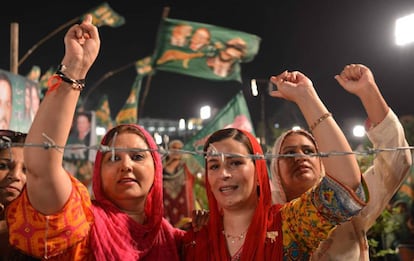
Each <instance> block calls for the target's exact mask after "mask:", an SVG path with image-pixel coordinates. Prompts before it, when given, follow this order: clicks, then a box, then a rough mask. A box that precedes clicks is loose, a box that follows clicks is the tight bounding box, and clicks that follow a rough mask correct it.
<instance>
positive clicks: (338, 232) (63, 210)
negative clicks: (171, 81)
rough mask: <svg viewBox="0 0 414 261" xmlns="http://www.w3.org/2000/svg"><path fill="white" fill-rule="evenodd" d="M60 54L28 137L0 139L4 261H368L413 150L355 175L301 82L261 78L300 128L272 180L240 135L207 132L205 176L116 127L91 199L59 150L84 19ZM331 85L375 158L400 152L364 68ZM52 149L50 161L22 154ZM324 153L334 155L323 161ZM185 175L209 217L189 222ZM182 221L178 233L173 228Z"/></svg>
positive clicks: (289, 136)
mask: <svg viewBox="0 0 414 261" xmlns="http://www.w3.org/2000/svg"><path fill="white" fill-rule="evenodd" d="M64 43H65V53H64V56H63V58H62V60H61V66H59V68H60V70H59V71H58V72H57V74H55V75H54V76H52V78H51V80H50V81H49V90H48V92H47V94H46V96H45V97H44V98H43V100H42V102H41V104H40V108H39V110H38V112H37V113H36V116H35V118H34V120H33V122H32V125H31V127H30V130H29V131H28V133H27V135H26V134H23V133H18V132H13V131H11V130H6V129H4V130H1V131H0V137H1V140H0V200H1V201H0V203H1V204H0V217H1V221H0V232H1V234H0V236H1V238H0V240H1V243H2V244H1V245H0V247H1V254H0V255H1V258H3V260H46V259H47V260H167V259H168V260H231V261H237V260H332V259H335V260H368V259H369V256H368V243H367V238H366V232H367V230H368V229H369V228H370V226H372V224H373V223H374V221H375V219H376V218H377V217H378V216H379V215H380V213H381V212H382V210H383V209H384V208H385V207H386V205H387V203H388V202H389V200H390V199H391V197H392V195H393V194H394V193H395V192H396V191H397V189H398V187H399V186H400V185H401V184H402V182H403V181H404V180H405V178H406V177H407V175H408V173H409V168H410V166H411V164H412V162H411V152H410V150H401V151H390V152H385V153H380V154H378V155H377V157H376V159H375V161H374V163H373V165H372V166H371V167H370V168H369V169H368V170H367V171H365V172H364V173H361V171H360V167H359V165H358V162H357V160H356V157H355V155H354V154H353V153H352V148H351V146H350V145H349V143H348V141H347V139H346V137H345V135H344V133H343V132H342V130H341V128H340V127H339V126H338V124H337V123H336V121H335V119H334V117H333V115H332V113H331V112H330V111H329V110H328V108H327V107H326V106H325V104H324V103H323V101H322V100H321V99H320V97H319V95H318V93H317V91H316V89H315V87H314V86H313V83H312V81H311V80H310V79H309V78H308V77H307V76H306V75H305V74H303V73H302V72H299V71H284V72H282V73H281V74H279V75H277V76H272V77H270V81H271V82H272V83H273V84H274V85H276V86H277V90H274V91H271V92H270V95H271V96H272V97H275V98H279V99H285V100H288V101H290V102H293V103H295V104H296V105H297V106H298V108H299V109H300V110H301V112H302V114H303V116H304V118H305V120H306V122H307V124H308V126H309V129H310V131H306V130H303V129H301V130H290V131H287V132H285V133H283V134H282V135H281V136H280V137H279V138H278V139H277V140H276V142H275V144H274V147H273V153H272V154H274V155H278V157H274V158H273V157H272V159H271V162H270V168H268V159H267V158H266V155H265V154H264V152H263V150H262V147H261V145H260V144H259V143H258V141H257V139H256V137H255V136H254V135H253V134H252V133H250V132H248V131H246V130H241V129H238V128H234V127H229V128H224V129H220V130H217V131H215V132H214V133H212V134H211V135H210V136H209V137H208V139H207V140H206V142H205V144H204V149H203V155H204V158H205V162H204V167H202V166H201V165H196V164H193V165H191V164H190V163H188V161H185V160H183V159H182V155H181V154H180V153H179V152H180V150H181V149H182V147H183V146H182V145H183V144H182V142H181V141H173V142H171V143H170V146H169V151H170V153H169V154H168V155H167V157H165V158H164V159H163V158H161V155H160V150H159V147H158V145H157V144H156V143H155V141H154V139H153V138H152V136H151V135H150V134H149V133H148V132H147V131H146V130H145V129H144V128H143V127H141V126H139V125H137V124H121V125H117V126H115V127H113V128H112V129H110V130H109V131H108V132H107V133H106V134H105V136H104V137H103V139H102V141H101V147H100V149H99V150H98V151H97V153H96V156H95V161H94V166H93V168H94V169H93V174H92V193H90V192H89V191H88V188H87V187H86V186H85V185H84V184H82V182H80V181H79V180H78V179H76V178H75V177H74V176H73V175H72V174H71V173H70V172H69V171H68V170H66V169H65V168H64V167H63V166H64V165H63V160H64V158H63V157H64V155H63V151H62V150H61V147H60V146H63V145H65V144H67V141H68V138H69V133H70V130H71V126H72V121H73V117H74V116H75V113H76V105H77V103H78V100H79V97H80V93H81V91H82V89H83V87H84V79H85V78H86V76H87V74H88V72H89V70H90V68H91V67H92V66H93V63H94V62H95V60H96V58H97V56H98V53H99V49H100V36H99V32H98V29H97V27H96V26H94V25H93V24H92V17H91V16H90V15H86V16H85V19H84V21H82V22H81V23H80V24H75V25H73V26H72V27H70V29H69V30H68V31H67V33H66V34H65V37H64ZM336 79H337V81H338V83H339V84H340V85H341V86H342V87H343V88H344V89H345V90H346V91H347V92H350V93H352V94H355V95H356V96H357V97H358V98H359V99H360V100H361V102H362V104H363V106H364V108H365V110H366V112H367V115H368V120H367V124H366V128H367V133H368V136H369V138H370V140H371V141H372V143H373V144H374V147H375V148H387V147H404V146H407V145H408V143H407V141H406V139H405V136H404V129H403V127H402V125H401V124H400V122H399V121H398V118H397V116H396V115H395V113H394V112H393V111H392V110H391V108H390V107H389V106H388V104H387V103H386V101H385V100H384V98H383V96H382V95H381V92H380V90H379V88H378V86H377V85H376V83H375V80H374V77H373V74H372V72H371V70H370V69H369V68H367V67H366V66H364V65H361V64H350V65H347V66H345V67H344V70H343V71H342V72H341V73H340V74H338V75H337V76H336ZM51 141H53V143H52V144H50V145H51V146H50V147H48V148H47V149H45V147H44V146H24V144H32V145H33V144H45V142H49V143H50V142H51ZM332 151H336V152H338V151H339V152H343V155H341V156H332V157H331V156H327V157H326V156H324V157H321V155H320V154H319V153H321V152H332ZM268 169H270V173H268ZM188 173H201V174H200V177H202V180H203V182H202V184H203V188H204V189H205V192H206V195H207V196H206V197H207V202H208V203H207V204H208V206H207V208H208V212H206V211H200V212H199V211H195V210H196V209H201V208H197V207H195V203H194V202H195V201H194V200H195V199H194V198H193V197H194V192H192V191H191V188H188V187H186V186H185V185H186V182H187V181H186V180H192V179H194V178H199V177H198V175H195V177H191V175H189V174H188ZM191 195H192V196H191ZM175 201H177V202H179V204H178V205H176V203H175ZM180 211H182V213H183V214H179V212H180ZM189 216H191V217H189ZM184 217H188V218H189V219H188V222H187V223H186V225H185V226H183V224H182V222H178V221H179V220H181V219H183V218H184ZM178 224H180V225H178Z"/></svg>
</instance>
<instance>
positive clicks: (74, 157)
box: [63, 111, 98, 186]
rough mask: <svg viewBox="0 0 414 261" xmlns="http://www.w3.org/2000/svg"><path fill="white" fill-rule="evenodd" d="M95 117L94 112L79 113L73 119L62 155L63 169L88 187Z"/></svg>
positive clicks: (92, 159)
mask: <svg viewBox="0 0 414 261" xmlns="http://www.w3.org/2000/svg"><path fill="white" fill-rule="evenodd" d="M95 129H96V116H95V112H94V111H80V112H77V113H76V114H75V117H74V118H73V123H72V128H71V131H70V133H69V138H68V141H67V143H66V147H65V150H64V154H63V161H64V167H65V169H66V170H68V171H69V173H71V174H72V175H73V176H74V177H76V178H77V179H78V180H80V181H81V182H82V183H84V184H85V185H86V186H88V185H89V184H90V182H91V178H92V172H93V162H94V161H95V156H96V149H95V148H93V149H91V147H93V146H95V145H96V144H97V143H98V138H97V136H96V131H95Z"/></svg>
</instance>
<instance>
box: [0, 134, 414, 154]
mask: <svg viewBox="0 0 414 261" xmlns="http://www.w3.org/2000/svg"><path fill="white" fill-rule="evenodd" d="M44 137H45V138H46V139H47V141H45V142H43V143H42V144H35V143H17V142H11V141H10V140H4V139H0V149H2V150H3V149H11V148H13V147H38V148H43V149H45V150H48V149H56V150H58V151H60V152H63V151H67V150H82V151H85V150H97V151H101V152H103V153H106V152H112V153H113V154H114V153H115V152H126V151H130V152H138V153H139V152H145V151H150V152H153V151H155V152H158V153H160V155H161V156H162V157H166V156H168V155H170V154H177V153H178V154H190V155H193V156H201V157H205V156H212V157H214V156H220V157H233V158H234V157H249V158H251V159H253V160H260V159H264V160H272V159H275V158H295V157H322V158H325V157H332V156H347V155H357V156H371V155H376V154H379V153H382V152H395V151H403V150H414V146H406V147H390V148H367V149H366V150H362V151H361V150H359V151H351V152H344V151H342V152H341V151H329V152H317V153H308V154H298V153H292V154H269V153H265V154H262V155H261V154H248V155H240V154H233V153H221V152H217V151H212V152H207V153H206V152H204V151H197V150H182V149H180V150H177V149H174V150H166V149H165V148H163V147H159V148H158V149H142V148H121V147H113V146H106V145H92V146H86V145H83V144H68V145H65V146H59V145H56V143H55V142H54V141H53V140H52V139H50V138H49V137H48V136H46V135H44Z"/></svg>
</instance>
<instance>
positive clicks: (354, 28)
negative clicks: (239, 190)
mask: <svg viewBox="0 0 414 261" xmlns="http://www.w3.org/2000/svg"><path fill="white" fill-rule="evenodd" d="M107 2H108V3H109V5H110V6H111V7H112V8H113V9H114V10H115V11H116V12H118V13H119V14H121V15H122V16H124V18H125V20H126V24H124V25H123V26H121V27H118V28H111V27H107V26H105V27H101V28H100V29H99V30H100V34H101V40H102V47H101V51H100V54H99V57H98V59H97V61H96V63H95V64H94V66H93V67H92V69H91V71H90V73H89V75H88V77H87V85H88V86H89V87H90V86H93V85H94V83H96V82H98V81H99V79H101V77H103V75H104V74H105V73H107V72H110V71H116V70H118V69H119V68H122V67H123V66H125V65H127V64H129V63H131V62H134V61H136V60H138V59H141V58H143V57H145V56H148V55H151V54H152V53H153V51H154V47H155V39H156V33H157V28H158V26H159V23H160V19H161V16H162V13H163V8H164V7H166V6H169V7H170V10H169V14H168V16H169V17H171V18H175V19H182V20H189V21H194V22H202V23H208V24H212V25H217V26H223V27H227V28H230V29H235V30H240V31H244V32H247V33H252V34H256V35H258V36H259V37H261V39H262V42H261V45H260V50H259V53H258V55H257V56H256V57H255V59H254V60H253V61H252V62H250V63H244V64H242V76H243V83H242V84H240V83H238V82H215V81H209V80H204V79H199V78H194V77H189V76H185V75H179V74H172V73H166V72H161V71H159V72H157V73H156V74H155V75H154V76H153V77H152V80H151V84H150V89H149V92H148V96H147V97H146V99H145V103H144V105H145V106H144V107H143V109H142V110H141V111H140V112H139V117H141V118H146V117H151V118H163V119H179V118H185V119H187V118H191V117H198V116H199V108H200V107H201V106H203V105H206V104H208V105H211V106H212V107H213V108H216V109H217V110H220V109H221V108H222V107H223V106H224V105H225V104H226V103H227V102H228V101H229V100H230V99H231V98H233V96H234V95H235V94H236V93H237V92H238V91H239V90H243V92H244V94H245V97H246V100H247V102H248V105H249V109H250V112H251V116H252V118H253V120H254V123H255V124H256V125H257V124H258V121H259V120H260V119H261V117H262V114H261V113H260V112H261V108H264V109H265V117H266V118H267V119H268V124H269V125H270V126H272V124H274V123H279V124H280V127H289V126H287V125H288V124H290V121H292V120H296V119H298V118H300V117H301V116H300V114H298V113H297V111H296V106H292V104H290V103H288V102H284V101H282V100H280V99H274V98H271V97H270V96H266V97H264V98H265V99H264V101H265V103H264V104H262V103H261V101H262V100H261V98H260V97H253V96H252V95H251V91H250V79H252V78H257V79H268V78H269V77H270V76H271V75H275V74H279V73H281V72H282V71H283V70H285V69H287V70H300V71H302V72H303V73H305V74H306V75H307V76H309V77H310V78H311V79H312V81H313V83H314V85H315V87H316V88H317V90H318V92H319V94H320V96H321V98H322V99H323V100H324V101H325V103H326V105H327V107H328V109H329V110H331V111H332V113H333V114H334V116H335V117H336V118H337V120H338V122H339V124H340V125H342V126H343V127H344V128H348V126H350V124H353V123H354V122H357V121H358V122H359V123H360V122H361V121H362V120H364V118H365V113H364V110H363V108H362V106H361V104H360V102H359V100H358V99H357V98H356V97H355V96H353V95H350V94H348V93H346V92H345V91H344V90H343V89H342V88H341V87H340V86H339V84H338V83H337V82H336V81H335V79H334V75H335V74H337V73H339V72H340V71H341V70H342V69H343V67H344V66H345V65H346V64H349V63H363V64H365V65H367V66H369V67H370V68H371V69H372V71H373V72H374V75H375V77H376V80H377V83H378V85H379V86H380V88H381V90H382V92H383V95H384V97H385V98H386V100H387V101H388V103H389V105H390V106H391V107H392V108H393V110H394V111H395V112H396V113H397V115H399V116H402V115H407V114H414V106H413V97H414V45H413V44H411V45H409V46H405V47H400V46H397V45H396V44H395V43H394V26H395V20H396V19H397V18H399V17H401V16H403V15H407V14H410V13H412V12H414V1H412V0H410V1H405V0H393V1H390V0H378V1H374V0H372V1H363V0H361V1H328V0H323V1H305V0H301V1H295V0H289V1H268V0H266V1H264V0H256V1H224V0H223V1H208V2H207V1H203V2H199V1H192V2H183V1H107ZM100 3H102V1H38V2H34V1H32V2H28V3H27V2H26V1H25V2H23V1H14V2H10V5H11V8H5V7H3V10H2V15H1V17H0V33H1V41H0V43H1V45H0V52H1V53H0V68H1V69H5V70H8V69H9V64H10V54H9V53H10V44H9V43H10V23H11V22H17V23H19V57H22V56H23V55H24V54H25V53H26V52H27V51H28V50H29V49H30V48H31V47H32V46H33V45H35V44H36V43H37V42H38V41H39V40H41V39H42V38H43V37H45V36H46V35H48V34H49V33H51V32H52V31H53V30H55V29H56V28H58V27H59V26H61V25H63V24H65V23H66V22H68V21H70V20H71V19H73V18H75V17H77V16H80V15H82V14H84V13H85V12H87V11H88V10H90V9H91V8H94V7H96V6H98V5H99V4H100ZM66 30H67V29H64V30H63V31H62V32H60V33H58V34H57V35H56V36H54V37H53V38H51V39H50V40H48V41H47V42H45V43H44V44H42V45H41V46H39V48H38V49H37V50H35V52H33V53H32V54H31V55H30V56H29V58H28V59H27V60H26V61H25V62H24V63H23V64H22V65H21V66H20V67H19V73H20V74H22V75H26V74H27V73H28V72H29V71H30V68H31V67H32V66H33V65H39V66H40V67H41V69H42V72H45V71H46V70H47V69H48V68H50V67H51V66H56V65H58V64H59V63H60V61H61V59H62V57H63V52H64V45H63V36H64V33H65V32H66ZM135 75H136V73H135V70H134V68H133V67H128V68H127V69H125V70H122V71H121V72H119V73H116V74H114V75H113V76H112V77H110V78H108V79H107V80H105V81H103V82H102V83H101V84H100V85H99V86H98V87H97V88H96V89H94V91H93V92H92V93H91V95H90V96H89V98H88V100H87V104H86V107H87V108H89V109H94V108H95V106H97V102H98V100H99V99H100V97H101V96H102V94H104V93H106V94H108V95H109V99H110V107H111V112H112V117H113V118H114V117H115V115H116V114H117V113H118V111H119V110H120V108H121V107H122V106H123V104H124V102H125V100H126V98H127V96H128V94H129V91H130V88H131V86H132V83H133V80H134V78H135ZM144 84H145V81H144ZM265 86H266V84H259V87H261V88H262V89H263V90H264V89H265ZM86 92H88V89H86V90H85V91H84V93H86ZM142 95H143V92H141V97H142ZM262 105H263V106H264V107H261V106H262ZM284 125H286V126H284ZM345 131H347V130H346V129H345Z"/></svg>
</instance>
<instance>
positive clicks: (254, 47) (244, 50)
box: [153, 18, 261, 82]
mask: <svg viewBox="0 0 414 261" xmlns="http://www.w3.org/2000/svg"><path fill="white" fill-rule="evenodd" d="M260 41H261V39H260V38H259V37H258V36H256V35H253V34H249V33H245V32H241V31H236V30H232V29H228V28H224V27H219V26H215V25H210V24H203V23H197V22H190V21H183V20H176V19H170V18H164V19H163V20H162V23H161V26H160V30H159V32H158V36H157V46H156V51H155V53H154V56H153V60H154V62H155V64H154V66H155V69H158V70H163V71H169V72H175V73H180V74H186V75H190V76H194V77H199V78H204V79H209V80H218V81H223V80H235V81H239V82H241V66H240V63H246V62H250V61H252V60H253V58H254V57H255V55H256V54H257V53H258V51H259V45H260Z"/></svg>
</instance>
